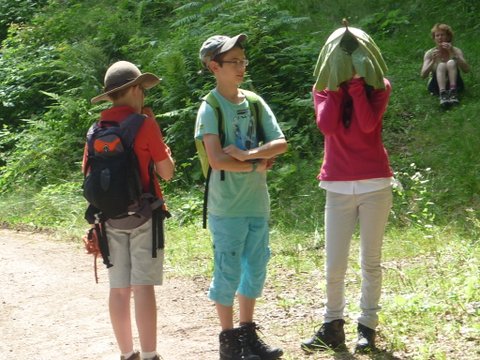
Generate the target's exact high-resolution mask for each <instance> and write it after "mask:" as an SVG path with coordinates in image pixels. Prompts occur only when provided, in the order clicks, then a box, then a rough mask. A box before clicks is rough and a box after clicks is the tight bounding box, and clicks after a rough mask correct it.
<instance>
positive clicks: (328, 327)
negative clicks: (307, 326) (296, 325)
mask: <svg viewBox="0 0 480 360" xmlns="http://www.w3.org/2000/svg"><path fill="white" fill-rule="evenodd" d="M344 324H345V321H344V320H343V319H338V320H333V321H332V322H329V323H324V324H323V325H322V326H321V327H320V329H319V330H318V331H317V332H316V333H315V335H313V337H312V338H311V339H309V340H306V341H304V342H302V345H301V347H302V349H303V350H304V351H324V350H328V349H333V350H335V349H336V348H338V347H340V346H343V345H345V332H344V331H343V325H344Z"/></svg>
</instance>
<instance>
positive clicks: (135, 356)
mask: <svg viewBox="0 0 480 360" xmlns="http://www.w3.org/2000/svg"><path fill="white" fill-rule="evenodd" d="M120 360H140V352H139V351H135V353H134V354H133V355H132V356H130V357H129V358H125V356H120Z"/></svg>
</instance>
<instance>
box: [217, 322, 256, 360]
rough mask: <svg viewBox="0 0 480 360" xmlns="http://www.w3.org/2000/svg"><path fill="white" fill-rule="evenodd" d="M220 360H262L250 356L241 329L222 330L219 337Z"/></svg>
mask: <svg viewBox="0 0 480 360" xmlns="http://www.w3.org/2000/svg"><path fill="white" fill-rule="evenodd" d="M219 340H220V360H262V359H261V358H260V357H258V356H257V355H254V354H252V352H251V350H250V347H249V346H248V340H247V338H246V336H245V334H244V331H243V329H241V328H235V329H231V330H223V331H222V332H221V333H220V336H219Z"/></svg>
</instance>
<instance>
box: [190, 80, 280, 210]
mask: <svg viewBox="0 0 480 360" xmlns="http://www.w3.org/2000/svg"><path fill="white" fill-rule="evenodd" d="M212 92H213V95H214V96H215V97H216V98H217V100H218V103H219V104H220V108H221V111H222V114H223V117H224V130H223V131H224V133H225V143H224V146H227V145H231V144H234V145H236V146H237V147H238V148H239V149H242V150H248V149H253V148H256V147H257V146H258V136H257V134H256V126H255V123H254V121H253V117H252V114H251V112H250V108H249V106H248V100H246V99H245V101H243V102H242V103H240V104H234V103H232V102H230V101H228V100H227V99H225V98H224V97H223V96H222V95H220V93H219V92H218V91H217V90H216V89H214V90H213V91H212ZM260 101H261V106H260V109H261V111H262V114H261V119H262V120H261V124H262V128H263V131H264V134H265V140H264V142H265V143H267V142H270V141H272V140H276V139H279V138H283V137H284V135H283V133H282V130H281V129H280V127H279V126H278V123H277V119H276V118H275V115H274V114H273V113H272V110H271V109H270V107H269V106H268V105H267V104H266V103H265V101H264V100H263V99H261V98H260ZM204 134H216V135H219V134H218V122H217V115H216V113H215V110H214V109H213V108H212V107H211V106H210V105H208V104H207V103H206V102H205V101H204V102H202V104H201V106H200V108H199V110H198V114H197V121H196V125H195V139H197V140H202V139H203V135H204ZM208 212H209V213H211V214H213V215H216V216H229V217H233V216H262V217H268V216H269V213H270V198H269V195H268V189H267V179H266V173H259V172H230V171H225V180H224V181H221V180H220V171H218V170H212V174H211V176H210V183H209V190H208Z"/></svg>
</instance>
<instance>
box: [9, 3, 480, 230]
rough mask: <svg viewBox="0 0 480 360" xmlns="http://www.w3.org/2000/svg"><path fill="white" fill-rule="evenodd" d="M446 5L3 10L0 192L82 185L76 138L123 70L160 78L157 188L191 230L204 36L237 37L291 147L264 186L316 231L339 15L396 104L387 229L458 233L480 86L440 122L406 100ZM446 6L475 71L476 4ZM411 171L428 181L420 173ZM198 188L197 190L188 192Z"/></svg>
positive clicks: (424, 99) (472, 168)
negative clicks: (166, 159)
mask: <svg viewBox="0 0 480 360" xmlns="http://www.w3.org/2000/svg"><path fill="white" fill-rule="evenodd" d="M14 3H15V6H14V5H13V4H14ZM446 4H447V2H446V1H444V0H441V1H436V2H434V1H424V2H421V3H419V2H414V1H407V2H403V3H391V2H384V1H362V0H357V1H354V2H351V1H346V0H340V1H335V2H322V3H319V2H317V1H303V2H293V3H292V2H291V1H277V2H275V3H272V2H268V1H265V0H262V1H249V0H243V1H217V2H213V1H207V0H202V1H190V2H188V1H183V2H179V1H174V0H169V1H165V0H162V1H160V0H143V1H129V0H122V1H120V2H117V3H116V4H115V5H112V4H110V3H107V2H104V1H93V0H87V1H82V2H65V1H49V2H46V1H44V2H42V1H28V0H23V1H15V2H7V1H3V2H0V7H2V9H4V10H5V11H3V12H2V16H1V17H0V19H1V22H0V25H3V26H4V27H5V29H6V26H7V24H10V23H11V22H12V19H13V20H15V21H13V24H12V25H9V28H8V35H6V37H5V39H4V41H3V42H2V49H1V51H2V56H1V57H0V67H1V68H2V72H1V73H0V95H1V96H0V97H1V99H2V101H1V104H0V126H1V137H0V151H1V155H0V175H1V180H0V191H1V192H3V193H10V192H14V191H18V190H19V189H22V188H24V187H25V186H26V185H27V184H28V186H29V187H34V188H36V189H41V188H42V187H44V186H49V185H52V186H53V185H54V184H55V183H61V181H62V180H64V179H71V178H76V177H77V176H78V175H77V174H78V171H79V162H80V158H81V152H82V146H81V144H82V142H83V138H84V133H85V131H86V129H87V128H88V127H89V125H90V124H91V123H92V122H93V121H94V120H95V118H96V117H97V113H98V111H99V110H100V109H102V108H104V105H101V106H99V107H91V106H90V105H89V104H88V99H89V98H91V97H92V96H94V95H96V94H98V93H100V92H101V90H102V78H103V74H104V71H105V69H106V67H107V66H108V65H109V64H110V63H112V62H114V61H116V60H118V59H126V60H130V61H133V62H134V63H136V64H137V65H138V66H139V67H140V68H141V69H142V70H144V71H152V72H155V73H158V74H159V75H160V76H162V78H163V81H162V84H161V86H159V87H157V88H154V89H152V91H151V92H149V94H148V97H147V103H148V104H149V105H151V106H152V107H153V109H154V110H155V111H156V112H157V119H158V121H159V123H160V124H161V126H162V129H163V131H164V133H165V136H166V140H167V142H168V143H169V145H170V146H171V147H172V149H173V152H174V155H175V158H176V162H177V176H176V178H175V179H174V181H173V182H172V183H170V184H166V185H165V187H166V191H167V193H169V192H174V193H176V192H177V191H178V194H184V192H187V193H189V201H188V202H189V203H191V205H189V206H186V208H185V209H184V210H183V214H182V216H181V218H182V219H184V220H185V221H187V218H188V217H189V216H190V217H192V218H194V217H195V216H197V211H198V203H201V185H202V181H203V180H202V177H201V173H200V169H199V165H198V161H197V159H196V157H195V149H194V146H193V145H192V144H193V142H192V132H193V123H194V119H195V116H196V110H197V108H198V106H199V99H200V98H201V96H203V95H204V94H206V92H207V91H209V90H210V89H211V88H212V87H213V86H214V79H213V77H212V76H211V75H210V74H208V73H207V72H205V71H204V72H203V73H199V70H201V64H200V61H199V59H198V48H199V46H200V44H201V43H202V42H203V41H204V40H205V39H206V38H207V37H208V36H210V35H213V34H216V33H222V34H227V35H233V34H237V33H240V32H244V33H247V34H248V36H249V38H248V42H247V49H246V52H247V56H248V57H249V59H250V60H251V64H252V65H251V67H249V69H248V75H247V78H246V81H245V84H244V86H245V87H246V88H249V89H253V90H255V91H256V92H258V93H259V94H260V95H262V96H263V97H264V98H265V99H266V100H267V102H268V103H269V104H270V106H271V107H272V109H273V110H274V112H275V114H276V115H277V118H278V119H279V122H280V124H281V126H282V128H283V130H284V132H285V133H286V135H287V139H288V141H289V152H288V153H287V154H285V155H283V156H282V157H280V158H279V159H278V160H277V163H276V165H275V170H274V171H272V173H271V176H270V189H271V193H272V209H273V214H274V216H273V218H274V221H275V222H276V223H277V224H284V225H286V224H288V226H290V227H295V226H304V227H306V228H307V229H310V230H314V229H317V228H318V227H319V226H320V225H319V224H320V223H321V221H320V220H318V219H319V217H318V216H317V214H319V213H321V212H322V206H323V196H324V195H323V193H322V191H319V190H318V188H317V184H316V180H315V176H316V173H317V171H318V168H319V166H320V161H321V157H322V148H323V139H322V136H320V134H319V132H318V130H317V129H316V126H315V122H314V119H313V109H312V106H311V95H310V91H311V86H312V83H313V76H312V72H313V67H314V64H315V60H316V57H317V55H318V52H319V50H320V48H321V46H322V45H323V43H324V41H325V39H326V38H327V36H328V35H329V34H330V32H331V31H332V30H334V29H335V28H337V27H339V26H340V19H341V18H342V17H347V18H348V19H349V21H350V23H351V25H352V26H359V27H364V28H365V29H366V30H367V31H368V32H370V34H371V35H372V37H373V38H374V39H375V40H376V42H377V44H378V45H379V46H380V48H381V49H382V53H383V55H384V57H385V59H386V62H387V64H388V66H389V72H388V74H387V75H388V77H389V79H390V80H391V82H392V84H393V94H392V98H391V101H390V105H389V108H388V111H387V113H386V115H385V121H384V124H385V130H384V140H385V143H386V146H387V149H388V151H389V153H390V157H391V162H392V167H393V168H394V170H395V172H396V174H397V176H398V177H399V180H400V181H401V182H402V183H403V184H404V192H403V193H398V194H397V197H396V202H395V205H394V218H393V221H394V223H395V224H396V225H399V226H410V225H412V224H415V226H420V227H422V228H424V229H428V226H430V225H432V224H435V223H442V222H443V223H446V222H448V221H450V220H451V219H454V220H457V221H460V223H462V222H464V218H465V217H464V214H465V209H466V208H470V207H469V206H465V204H470V205H472V206H473V208H475V206H476V205H478V203H479V192H480V191H479V187H478V186H479V185H478V184H479V181H478V175H477V174H478V166H477V165H476V162H475V158H474V155H475V154H476V153H478V150H479V149H478V141H476V138H475V136H474V134H475V121H474V119H475V114H476V113H477V112H478V106H476V105H475V104H474V99H475V98H476V97H477V93H478V89H477V88H476V87H475V85H474V84H476V83H478V80H479V79H478V75H477V74H476V73H472V74H467V75H466V76H465V80H466V82H467V86H468V84H472V85H471V86H469V88H468V91H467V93H466V94H465V98H464V101H462V106H461V107H460V108H458V109H454V110H452V111H451V112H448V113H444V112H441V111H439V110H438V109H437V107H436V104H435V101H434V99H432V98H429V97H428V96H427V95H425V96H413V95H412V94H422V93H423V94H425V90H424V86H425V84H424V83H423V82H422V81H421V80H420V79H419V78H418V68H419V66H420V61H421V58H422V56H423V52H424V51H425V50H426V49H427V48H429V47H430V46H431V44H432V43H431V39H430V36H429V30H430V28H431V26H432V25H433V24H432V23H431V19H432V18H434V17H436V18H438V21H443V9H444V6H445V5H446ZM449 8H450V9H453V10H454V13H455V14H459V15H458V16H453V15H452V16H451V18H449V19H448V22H449V24H451V25H452V26H453V28H454V29H455V31H456V37H455V38H456V39H457V40H456V41H457V42H458V43H459V46H461V47H462V49H464V52H465V54H466V56H467V59H469V60H470V59H471V63H472V66H473V67H474V66H475V61H476V60H475V59H476V58H478V56H476V54H478V49H476V48H475V47H474V46H472V45H471V44H473V42H471V41H470V39H471V38H474V33H475V31H478V25H477V23H476V22H475V21H474V15H472V14H473V13H474V12H475V11H476V10H478V9H477V8H478V4H476V3H472V2H465V1H461V2H456V3H454V4H449ZM450 13H452V12H450ZM27 14H28V16H27ZM460 15H461V16H460ZM469 27H470V28H469ZM92 29H94V31H92ZM471 31H473V33H472V35H469V33H470V32H471ZM408 59H412V60H413V61H409V60H408ZM431 149H434V151H432V150H431ZM452 154H455V155H454V156H452ZM412 163H415V164H417V165H416V166H417V167H418V169H427V168H428V169H430V170H429V171H428V173H426V172H425V170H418V169H417V170H415V171H414V170H413V169H412V168H411V167H410V164H412ZM465 164H470V165H469V166H465ZM417 173H419V174H421V175H422V176H427V177H428V183H423V181H424V180H426V179H425V178H422V180H419V179H418V178H416V174H417ZM457 174H458V175H460V174H461V175H462V176H457ZM192 188H193V189H195V191H193V192H190V191H191V189H192ZM179 189H181V190H179ZM419 199H422V200H419ZM305 200H310V201H305ZM306 204H308V206H305V205H306ZM181 208H183V205H182V206H181ZM277 219H278V220H277Z"/></svg>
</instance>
